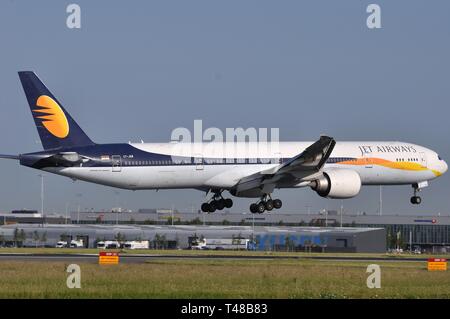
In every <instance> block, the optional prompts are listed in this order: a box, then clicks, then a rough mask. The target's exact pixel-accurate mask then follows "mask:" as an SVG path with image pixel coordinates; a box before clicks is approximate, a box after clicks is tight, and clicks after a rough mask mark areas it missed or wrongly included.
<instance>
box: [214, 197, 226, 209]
mask: <svg viewBox="0 0 450 319" xmlns="http://www.w3.org/2000/svg"><path fill="white" fill-rule="evenodd" d="M214 202H215V203H216V208H217V210H222V209H224V208H225V200H224V199H223V198H221V199H219V200H215V201H214Z"/></svg>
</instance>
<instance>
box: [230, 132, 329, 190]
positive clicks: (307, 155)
mask: <svg viewBox="0 0 450 319" xmlns="http://www.w3.org/2000/svg"><path fill="white" fill-rule="evenodd" d="M335 145H336V141H335V140H334V139H333V138H332V137H329V136H321V137H320V139H319V140H318V141H317V142H315V143H313V144H311V145H310V146H309V147H307V148H306V149H305V150H304V151H303V152H301V153H300V154H298V155H296V156H294V157H292V158H290V159H289V160H287V161H286V162H284V163H282V164H280V165H278V166H276V167H274V168H272V169H269V170H265V171H261V172H258V173H255V174H252V175H249V176H247V177H244V178H242V179H241V180H240V181H239V182H238V183H237V184H236V186H235V190H236V193H241V192H245V191H249V192H251V191H252V190H258V189H259V190H261V191H262V192H266V193H271V192H272V191H273V189H274V188H277V187H280V186H282V185H295V184H298V183H300V182H302V181H305V180H308V178H312V177H314V176H316V175H317V174H318V173H320V171H321V169H322V167H323V165H324V164H325V162H326V161H327V159H328V158H329V157H330V155H331V152H332V151H333V148H334V146H335Z"/></svg>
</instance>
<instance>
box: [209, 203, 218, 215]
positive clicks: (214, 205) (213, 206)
mask: <svg viewBox="0 0 450 319" xmlns="http://www.w3.org/2000/svg"><path fill="white" fill-rule="evenodd" d="M216 209H217V207H216V201H212V202H211V203H209V212H210V213H214V212H215V211H216Z"/></svg>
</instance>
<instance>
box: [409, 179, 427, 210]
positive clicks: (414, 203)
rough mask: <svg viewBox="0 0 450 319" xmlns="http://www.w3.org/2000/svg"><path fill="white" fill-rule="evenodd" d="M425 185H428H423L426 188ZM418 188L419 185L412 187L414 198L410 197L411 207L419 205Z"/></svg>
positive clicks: (420, 200) (420, 199)
mask: <svg viewBox="0 0 450 319" xmlns="http://www.w3.org/2000/svg"><path fill="white" fill-rule="evenodd" d="M427 185H428V183H427V184H424V187H426V186H427ZM420 186H421V185H420V184H413V185H412V187H413V188H414V196H412V197H411V199H410V201H411V204H413V205H419V204H420V203H421V202H422V198H421V197H420V196H417V192H420V189H421V187H420Z"/></svg>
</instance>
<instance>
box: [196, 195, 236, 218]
mask: <svg viewBox="0 0 450 319" xmlns="http://www.w3.org/2000/svg"><path fill="white" fill-rule="evenodd" d="M232 206H233V201H232V200H231V198H223V197H222V192H216V193H214V196H213V197H212V198H211V200H210V201H209V202H207V203H203V204H202V207H201V209H202V212H204V213H214V212H215V211H216V210H222V209H224V208H231V207H232Z"/></svg>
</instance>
